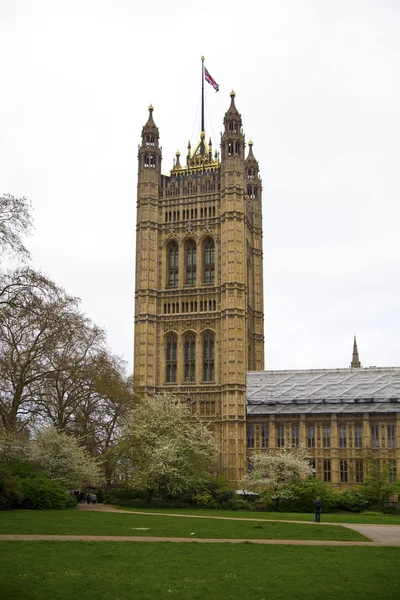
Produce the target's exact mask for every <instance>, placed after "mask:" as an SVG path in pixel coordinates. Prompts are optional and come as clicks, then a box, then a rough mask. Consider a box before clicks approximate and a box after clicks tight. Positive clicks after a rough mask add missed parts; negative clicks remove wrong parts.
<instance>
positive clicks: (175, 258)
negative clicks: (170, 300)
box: [168, 242, 179, 287]
mask: <svg viewBox="0 0 400 600" xmlns="http://www.w3.org/2000/svg"><path fill="white" fill-rule="evenodd" d="M178 265H179V249H178V244H177V243H176V242H172V244H170V245H169V248H168V285H169V287H177V285H178V272H179V268H178Z"/></svg>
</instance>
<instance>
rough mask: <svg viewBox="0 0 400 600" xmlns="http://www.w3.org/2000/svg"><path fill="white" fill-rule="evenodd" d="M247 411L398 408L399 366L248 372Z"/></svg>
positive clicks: (319, 411) (353, 410)
mask: <svg viewBox="0 0 400 600" xmlns="http://www.w3.org/2000/svg"><path fill="white" fill-rule="evenodd" d="M246 389H247V392H246V401H247V414H249V415H267V414H268V415H273V414H293V413H296V414H301V413H328V412H335V413H342V412H343V413H361V412H370V413H388V412H390V413H393V412H400V367H369V368H367V369H315V370H307V371H257V372H251V373H247V388H246Z"/></svg>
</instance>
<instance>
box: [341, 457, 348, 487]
mask: <svg viewBox="0 0 400 600" xmlns="http://www.w3.org/2000/svg"><path fill="white" fill-rule="evenodd" d="M340 481H341V482H342V483H347V482H348V474H347V460H341V461H340Z"/></svg>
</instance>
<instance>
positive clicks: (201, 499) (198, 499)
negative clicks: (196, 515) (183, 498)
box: [191, 492, 217, 508]
mask: <svg viewBox="0 0 400 600" xmlns="http://www.w3.org/2000/svg"><path fill="white" fill-rule="evenodd" d="M191 500H192V502H193V504H195V505H196V506H199V507H200V508H216V507H217V503H216V501H215V499H214V498H213V496H212V494H211V493H210V492H200V493H199V494H195V495H194V496H192V498H191Z"/></svg>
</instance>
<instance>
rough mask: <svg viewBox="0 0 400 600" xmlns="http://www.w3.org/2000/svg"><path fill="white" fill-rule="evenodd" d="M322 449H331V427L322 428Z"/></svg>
mask: <svg viewBox="0 0 400 600" xmlns="http://www.w3.org/2000/svg"><path fill="white" fill-rule="evenodd" d="M322 447H323V448H330V447H331V428H330V427H329V425H324V426H323V427H322ZM329 481H330V480H329Z"/></svg>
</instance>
